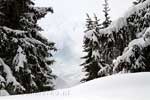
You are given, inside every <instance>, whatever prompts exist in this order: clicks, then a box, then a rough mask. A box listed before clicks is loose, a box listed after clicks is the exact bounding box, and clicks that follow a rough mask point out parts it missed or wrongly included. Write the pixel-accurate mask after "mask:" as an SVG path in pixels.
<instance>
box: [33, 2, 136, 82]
mask: <svg viewBox="0 0 150 100" xmlns="http://www.w3.org/2000/svg"><path fill="white" fill-rule="evenodd" d="M35 1H36V4H37V5H38V6H52V7H53V9H54V14H48V15H47V16H46V18H44V19H42V20H41V21H39V24H40V25H41V26H42V28H43V29H44V30H45V34H44V35H45V36H46V37H47V38H48V39H49V40H52V41H55V42H56V46H57V48H58V50H59V51H58V52H57V53H56V54H55V59H56V62H57V63H56V64H55V67H54V71H55V73H56V74H57V75H58V76H61V77H62V78H64V79H65V80H66V81H67V82H69V84H76V83H75V82H76V81H77V80H79V78H78V77H79V75H80V73H81V70H80V68H81V67H80V66H79V65H80V64H81V62H82V61H81V60H80V57H81V56H82V55H83V53H82V50H83V48H82V44H83V35H84V33H83V31H84V27H85V26H84V24H85V18H86V13H89V14H90V15H91V16H93V13H96V15H98V17H99V18H100V19H103V12H102V10H103V7H102V4H103V1H104V0H35ZM133 1H135V0H109V5H110V8H111V12H110V16H111V19H112V20H115V19H117V18H118V17H119V16H122V15H123V14H124V13H125V11H126V10H127V9H128V8H129V7H130V6H131V5H132V2H133ZM75 79H76V80H75ZM73 80H74V81H73ZM71 82H72V83H71Z"/></svg>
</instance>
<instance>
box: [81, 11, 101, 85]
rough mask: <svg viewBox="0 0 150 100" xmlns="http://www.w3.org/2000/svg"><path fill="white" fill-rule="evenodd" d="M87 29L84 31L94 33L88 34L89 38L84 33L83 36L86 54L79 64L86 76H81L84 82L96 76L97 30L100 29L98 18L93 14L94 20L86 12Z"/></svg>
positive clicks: (97, 69) (98, 58)
mask: <svg viewBox="0 0 150 100" xmlns="http://www.w3.org/2000/svg"><path fill="white" fill-rule="evenodd" d="M86 28H87V30H86V31H85V33H88V32H91V31H93V30H94V33H92V34H90V35H89V36H91V37H92V38H89V36H88V35H86V34H85V37H84V46H83V47H84V52H86V54H87V55H86V56H84V57H82V59H84V60H85V62H84V63H83V64H81V66H83V70H84V72H86V75H85V76H86V77H85V78H83V80H82V82H86V81H89V80H92V79H95V78H98V71H99V70H100V67H99V64H100V57H99V46H98V44H99V43H98V34H97V33H98V31H99V29H100V24H99V19H98V18H97V17H96V15H94V20H92V19H91V18H90V17H89V15H88V14H87V23H86Z"/></svg>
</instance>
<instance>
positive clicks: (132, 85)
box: [1, 73, 150, 100]
mask: <svg viewBox="0 0 150 100" xmlns="http://www.w3.org/2000/svg"><path fill="white" fill-rule="evenodd" d="M149 93H150V73H136V74H122V75H121V74H118V75H113V76H108V77H104V78H100V79H95V80H92V81H90V82H87V83H84V84H81V85H78V86H76V87H73V88H69V89H63V90H55V91H52V92H43V93H37V94H31V95H22V96H11V97H1V100H27V99H30V100H35V99H36V100H150V95H149Z"/></svg>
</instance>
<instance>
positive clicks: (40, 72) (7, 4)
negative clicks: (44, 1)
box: [0, 0, 56, 95]
mask: <svg viewBox="0 0 150 100" xmlns="http://www.w3.org/2000/svg"><path fill="white" fill-rule="evenodd" d="M49 11H50V12H53V10H52V8H46V7H34V2H32V1H31V0H0V90H5V91H7V92H8V93H9V94H10V95H14V94H24V93H34V92H41V91H47V90H52V89H54V84H53V81H54V78H55V75H52V70H51V68H50V67H49V65H51V64H53V62H54V60H53V59H49V57H52V53H51V52H52V51H53V50H56V48H55V47H54V43H53V42H49V41H48V40H47V39H46V38H44V37H43V36H42V35H41V33H40V31H42V28H41V27H40V26H38V24H37V21H38V20H39V19H41V18H43V17H44V16H45V15H46V14H47V12H49Z"/></svg>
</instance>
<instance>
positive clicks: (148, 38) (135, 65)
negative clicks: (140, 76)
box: [113, 28, 150, 74]
mask: <svg viewBox="0 0 150 100" xmlns="http://www.w3.org/2000/svg"><path fill="white" fill-rule="evenodd" d="M113 64H114V67H113V73H114V74H115V73H133V72H149V71H150V28H148V29H147V30H146V32H145V33H144V35H143V36H142V37H141V38H139V39H134V40H133V41H131V42H130V43H129V45H128V47H126V48H125V50H124V52H123V54H122V55H121V56H119V57H118V58H117V59H116V60H114V63H113Z"/></svg>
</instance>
